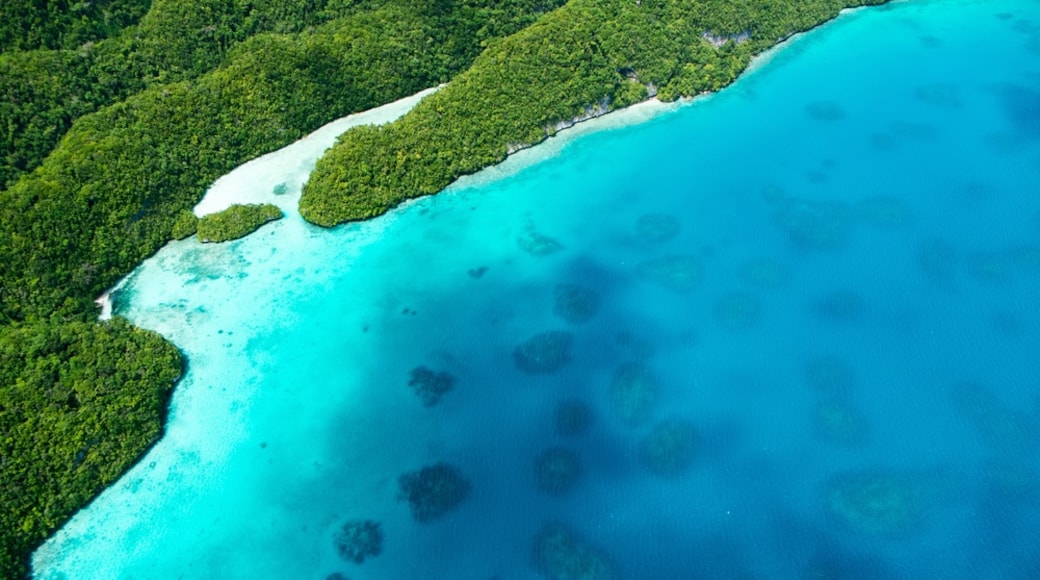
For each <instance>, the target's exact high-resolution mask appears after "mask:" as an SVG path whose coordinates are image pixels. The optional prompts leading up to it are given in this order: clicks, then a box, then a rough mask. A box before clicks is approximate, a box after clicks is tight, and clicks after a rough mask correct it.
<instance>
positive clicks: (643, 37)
mask: <svg viewBox="0 0 1040 580" xmlns="http://www.w3.org/2000/svg"><path fill="white" fill-rule="evenodd" d="M883 1H884V0H642V1H641V2H633V1H631V0H571V1H570V2H568V3H567V5H566V6H564V7H562V8H560V9H558V10H556V11H554V12H551V13H549V14H547V15H546V16H544V17H543V18H542V19H540V20H539V21H538V22H537V23H536V24H534V25H532V26H530V27H528V28H526V29H524V30H522V31H520V32H518V33H517V34H515V35H513V36H510V37H508V38H505V39H503V40H501V41H497V42H494V43H492V44H491V45H490V46H489V48H488V49H487V50H486V51H485V52H484V53H483V54H481V56H480V57H479V58H478V59H477V60H476V61H475V62H474V64H473V66H472V67H470V69H469V70H467V71H466V72H465V73H463V74H461V75H459V76H458V77H457V78H455V79H454V80H453V81H452V82H451V84H450V85H448V86H447V87H446V88H444V89H443V90H441V91H439V92H438V93H436V94H434V95H432V96H430V97H428V98H427V99H425V100H424V101H423V102H422V103H420V104H419V106H417V107H416V108H415V109H414V110H412V112H410V113H409V114H407V115H405V116H404V117H403V118H401V119H400V120H398V121H397V122H395V123H392V124H389V125H385V126H382V127H377V128H376V127H359V128H357V129H353V130H351V131H349V132H347V133H346V134H344V135H343V136H342V137H341V138H340V140H339V142H338V143H337V145H336V146H335V147H333V148H332V149H331V150H330V151H329V152H328V153H327V154H326V155H325V157H323V158H322V159H321V160H320V161H319V162H318V165H317V168H316V169H315V171H314V173H312V174H311V179H310V181H309V182H308V183H307V185H306V186H305V187H304V191H303V197H302V199H301V201H300V211H301V213H302V214H303V216H304V217H305V218H306V219H308V220H309V221H312V222H314V223H316V224H319V225H324V226H332V225H335V224H337V223H341V222H345V221H351V220H361V219H366V218H370V217H372V216H375V215H379V214H381V213H383V212H385V211H387V210H388V209H390V208H392V207H394V206H395V205H397V204H399V203H401V202H402V201H404V200H405V199H408V198H412V197H418V196H422V195H428V194H432V193H436V192H437V191H440V190H441V189H443V188H444V187H445V186H447V185H448V184H450V183H451V182H452V181H454V180H455V179H456V178H458V177H459V176H462V175H465V174H467V173H472V172H474V171H477V170H479V169H481V168H483V167H486V166H488V165H491V164H494V163H497V162H499V161H501V160H503V159H504V158H505V157H506V155H507V154H508V153H509V152H510V151H511V150H515V149H517V148H521V147H525V146H529V145H531V144H534V143H537V142H539V141H541V140H543V139H545V138H546V137H547V136H549V135H552V134H553V133H555V131H557V130H558V128H559V127H562V126H566V125H567V124H569V123H570V122H572V120H573V119H575V118H580V117H583V116H587V115H589V114H596V113H599V112H603V111H605V110H607V109H609V108H613V107H617V106H622V105H628V104H630V103H632V102H635V101H637V100H639V99H641V98H643V96H644V95H649V94H652V92H653V91H654V90H657V91H658V93H657V94H658V96H660V97H661V98H662V99H665V100H669V99H675V98H678V97H681V96H691V95H695V94H698V93H701V92H705V91H712V90H717V89H719V88H721V87H723V86H725V85H727V84H728V83H730V82H732V81H733V80H734V79H735V78H736V77H737V75H738V74H740V72H741V71H743V70H744V68H745V67H746V66H747V64H748V61H749V60H750V57H751V56H752V55H753V54H755V53H756V52H758V51H761V50H762V49H764V48H766V47H768V46H772V45H773V44H775V43H776V42H777V41H779V40H781V39H783V38H786V37H787V36H790V35H791V34H793V33H795V32H798V31H802V30H806V29H808V28H811V27H813V26H816V25H818V24H820V23H821V22H823V21H825V20H827V19H829V18H832V17H834V16H835V15H836V14H837V13H838V11H839V10H840V9H841V8H844V7H846V6H851V5H859V4H878V3H881V2H883ZM740 35H750V36H749V39H748V40H746V41H745V42H738V41H736V40H733V41H729V42H720V44H721V46H719V47H716V46H714V45H713V44H712V42H710V41H709V40H710V39H716V40H719V39H721V40H723V41H724V40H725V39H726V38H728V37H731V36H732V37H735V38H736V37H739V36H740Z"/></svg>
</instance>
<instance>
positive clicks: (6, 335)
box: [0, 0, 562, 578]
mask: <svg viewBox="0 0 1040 580" xmlns="http://www.w3.org/2000/svg"><path fill="white" fill-rule="evenodd" d="M557 2H562V0H434V1H429V0H380V1H367V0H360V1H352V0H252V1H245V0H175V1H174V0H153V2H152V3H151V4H150V9H149V11H148V12H147V13H146V14H144V15H143V16H142V17H140V20H139V21H138V22H137V23H136V24H133V23H131V22H129V21H127V22H121V23H116V24H113V26H112V27H111V28H105V27H102V28H96V27H95V28H90V27H89V26H88V27H87V28H90V29H91V30H94V31H95V32H91V33H90V35H92V36H91V38H96V39H97V40H96V41H87V42H85V43H84V44H83V45H80V46H78V47H75V48H69V47H70V46H74V45H75V43H77V42H79V39H81V38H85V37H83V36H76V35H75V34H73V33H72V32H70V31H73V30H78V29H77V28H76V26H75V25H74V24H75V22H79V21H80V20H82V19H80V18H79V17H77V16H76V15H75V14H71V13H69V18H67V19H64V20H62V19H60V18H59V19H58V21H52V20H51V19H52V18H53V10H52V9H51V8H44V9H39V10H40V11H39V12H37V13H33V14H30V15H29V16H28V17H26V18H22V19H21V20H20V21H17V22H16V21H15V20H11V22H9V23H8V22H5V23H0V26H5V25H7V24H10V26H8V27H7V28H5V29H4V34H5V36H4V39H5V40H4V42H5V45H4V51H5V52H4V53H3V54H0V91H2V92H3V95H4V97H5V98H4V99H0V121H2V123H0V127H3V128H4V131H3V132H0V141H2V142H0V151H2V152H0V157H2V159H3V163H0V173H3V172H4V171H6V173H3V177H2V178H0V182H3V181H4V180H6V183H7V187H6V189H5V190H3V191H0V578H17V577H21V576H22V575H23V574H24V573H25V572H26V571H27V565H28V557H29V554H30V553H31V551H32V550H33V549H34V548H35V547H36V546H38V545H39V544H40V542H42V541H43V540H44V539H45V538H46V537H47V536H48V535H49V534H51V533H53V531H54V530H55V529H56V528H57V527H58V526H60V525H61V524H62V523H64V521H65V520H66V519H67V518H68V517H69V516H71V515H72V514H73V513H74V512H75V511H76V510H77V509H79V508H80V507H82V506H83V505H85V504H86V503H87V502H88V501H90V499H92V498H93V497H94V496H95V495H96V494H97V493H98V492H99V491H100V490H101V489H103V488H104V486H106V485H108V484H110V483H111V482H113V481H114V480H115V478H116V477H118V476H119V474H120V473H122V472H123V471H125V469H126V468H127V467H129V466H130V465H131V464H132V463H133V462H134V461H135V460H136V459H137V458H138V457H139V456H140V455H141V453H142V452H143V451H144V450H145V449H146V448H147V447H148V446H149V445H150V444H152V443H153V442H154V441H155V440H156V439H157V437H158V435H159V433H160V432H161V426H162V417H163V411H164V409H165V405H166V400H167V399H166V398H167V396H168V394H169V392H170V389H171V387H172V386H173V383H174V382H175V381H176V379H177V377H179V375H180V373H181V365H182V362H181V360H180V356H179V355H178V353H177V352H176V349H175V348H174V347H173V346H172V345H170V344H169V343H166V342H164V341H163V340H162V338H161V337H159V336H158V335H155V334H154V333H151V332H146V331H142V330H140V329H136V328H133V327H132V326H131V325H129V324H127V323H126V322H125V321H119V320H116V321H113V322H110V323H105V324H98V323H95V322H92V321H93V320H94V319H95V318H96V315H97V310H96V307H95V306H94V304H93V299H94V298H95V297H97V296H98V295H99V294H100V293H101V292H102V291H103V290H105V289H106V288H108V287H110V286H111V285H112V284H114V283H115V282H116V281H117V280H118V279H119V278H120V277H122V276H124V275H126V274H128V273H129V272H130V271H131V270H132V269H133V268H134V267H136V265H137V264H139V263H140V262H141V261H142V260H143V259H144V258H146V257H148V256H149V255H151V254H153V253H154V252H155V251H156V250H158V249H159V248H160V247H161V246H162V245H163V244H165V243H166V242H167V241H168V240H170V239H171V237H172V234H173V229H174V225H175V224H176V222H177V218H178V216H181V215H182V213H183V212H184V211H185V210H190V209H191V208H192V207H193V206H194V205H195V203H197V202H198V201H199V199H200V198H201V196H202V195H203V193H204V192H205V190H206V188H207V187H208V186H209V185H210V184H211V183H212V182H213V181H214V180H215V179H216V178H217V177H219V176H220V175H222V174H224V173H226V172H228V171H230V170H231V169H232V168H234V167H236V166H237V165H239V164H241V163H243V162H245V161H247V160H249V159H251V158H254V157H256V156H258V155H261V154H263V153H266V152H269V151H272V150H274V149H277V148H279V147H282V146H284V145H286V144H288V143H291V142H292V141H294V140H296V139H298V138H299V137H301V136H303V135H305V134H306V133H308V132H310V131H312V130H314V129H316V128H318V127H319V126H321V125H322V124H324V123H326V122H328V121H331V120H333V119H335V118H337V117H341V116H344V115H346V114H349V113H352V112H356V111H360V110H364V109H368V108H371V107H374V106H377V105H380V104H383V103H386V102H390V101H393V100H396V99H398V98H401V97H404V96H407V95H410V94H412V93H415V92H417V91H419V90H420V89H423V88H427V87H430V86H434V85H436V84H439V83H441V82H444V81H447V80H449V79H450V78H451V77H452V76H453V75H455V74H456V73H458V72H459V71H461V70H463V69H465V68H466V67H467V66H468V65H469V64H470V63H471V62H472V60H473V58H475V57H476V56H477V54H479V52H480V51H481V50H482V48H483V46H484V45H485V44H486V43H487V42H489V41H491V40H493V39H495V38H497V37H500V36H504V35H508V34H511V33H513V32H516V31H517V30H520V29H522V28H523V27H525V26H527V25H529V24H530V23H532V22H534V21H535V20H537V18H538V17H540V16H541V15H542V14H543V13H545V12H547V11H549V10H551V9H553V8H555V7H556V3H557ZM41 5H45V6H51V4H47V3H23V4H19V6H22V7H23V8H27V9H34V8H33V7H37V6H41ZM123 5H124V6H126V4H123ZM5 6H6V4H5ZM53 6H60V4H54V5H53ZM80 6H81V5H79V4H77V5H76V6H74V7H70V8H69V10H70V11H73V12H74V11H75V10H79V8H78V7H80ZM99 6H100V7H104V6H115V3H114V2H113V3H109V4H105V3H103V2H102V3H100V4H99ZM59 12H60V11H59ZM102 13H103V11H102ZM90 18H91V17H87V21H88V24H89V21H90ZM101 19H102V20H104V16H103V14H102V17H101ZM19 22H21V23H22V24H19ZM25 22H28V23H30V24H29V25H27V26H26V25H24V23H25ZM77 34H78V33H77ZM90 35H88V36H90ZM11 38H17V39H18V40H15V41H12V40H10V39H11ZM73 38H76V39H77V40H72V39H73ZM70 43H71V44H70ZM12 159H13V161H12Z"/></svg>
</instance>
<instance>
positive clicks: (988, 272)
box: [965, 251, 1012, 284]
mask: <svg viewBox="0 0 1040 580" xmlns="http://www.w3.org/2000/svg"><path fill="white" fill-rule="evenodd" d="M965 266H966V267H967V271H968V274H969V275H970V276H971V277H972V278H974V279H975V280H978V281H980V282H988V283H994V284H996V283H1003V282H1007V281H1008V280H1009V279H1010V278H1011V276H1012V264H1011V261H1010V260H1009V259H1008V256H1007V255H1006V254H1005V253H1003V252H996V251H975V252H971V253H969V254H968V255H967V256H965Z"/></svg>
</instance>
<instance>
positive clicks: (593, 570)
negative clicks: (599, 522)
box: [531, 523, 618, 580]
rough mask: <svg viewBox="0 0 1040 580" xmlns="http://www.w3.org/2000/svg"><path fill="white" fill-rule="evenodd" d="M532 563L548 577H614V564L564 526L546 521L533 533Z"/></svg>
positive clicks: (612, 579)
mask: <svg viewBox="0 0 1040 580" xmlns="http://www.w3.org/2000/svg"><path fill="white" fill-rule="evenodd" d="M531 563H532V565H533V566H534V569H535V571H536V572H538V574H539V575H540V576H542V577H543V578H546V579H547V580H616V579H617V578H618V575H617V572H616V571H615V570H614V564H613V563H612V562H611V561H610V559H609V558H608V557H607V555H606V554H604V553H602V552H600V551H599V550H597V549H596V548H594V547H592V546H590V545H589V544H588V543H587V542H586V541H585V540H584V539H583V538H581V537H580V536H578V535H577V534H576V533H574V532H573V531H571V530H570V529H569V528H568V527H567V526H565V525H563V524H558V523H550V524H546V525H545V526H543V527H542V529H541V531H539V532H538V535H537V536H535V540H534V550H533V552H532V554H531Z"/></svg>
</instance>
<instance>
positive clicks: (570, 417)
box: [555, 400, 593, 437]
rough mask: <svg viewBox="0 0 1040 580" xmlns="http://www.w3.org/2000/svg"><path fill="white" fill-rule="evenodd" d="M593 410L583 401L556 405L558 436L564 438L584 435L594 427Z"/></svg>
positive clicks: (563, 402)
mask: <svg viewBox="0 0 1040 580" xmlns="http://www.w3.org/2000/svg"><path fill="white" fill-rule="evenodd" d="M592 420H593V417H592V409H590V408H589V406H588V405H586V404H585V403H583V402H581V401H576V400H569V401H561V402H560V404H558V405H556V416H555V424H556V434H557V435H561V436H563V437H578V436H581V435H584V434H585V433H586V432H587V431H588V430H589V427H591V426H592Z"/></svg>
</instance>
